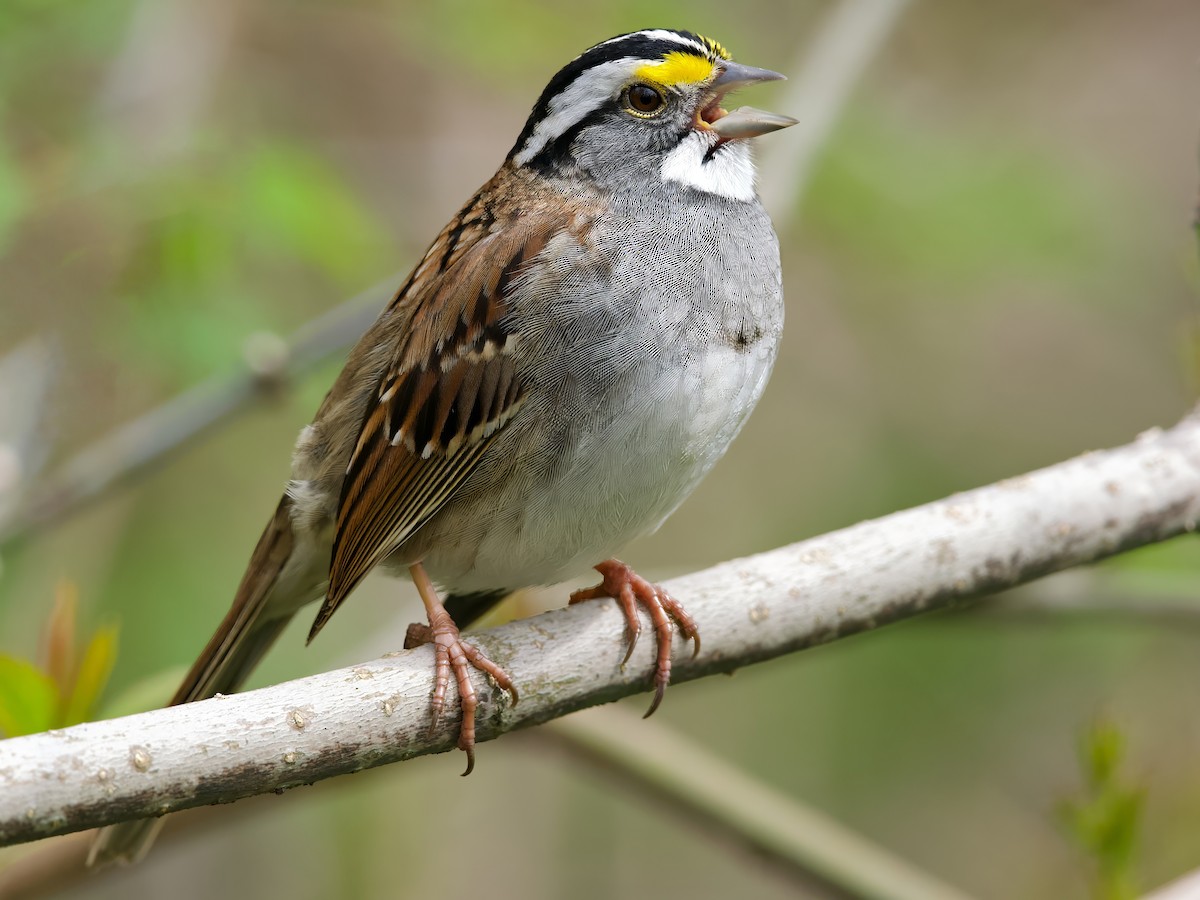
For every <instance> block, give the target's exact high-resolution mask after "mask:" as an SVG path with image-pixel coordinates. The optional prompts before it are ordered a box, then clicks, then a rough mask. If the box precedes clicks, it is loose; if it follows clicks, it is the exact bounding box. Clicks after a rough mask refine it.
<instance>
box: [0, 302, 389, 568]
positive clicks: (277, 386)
mask: <svg viewBox="0 0 1200 900" xmlns="http://www.w3.org/2000/svg"><path fill="white" fill-rule="evenodd" d="M395 283H396V281H395V280H394V279H388V280H387V281H386V282H384V283H380V284H379V285H377V286H375V287H373V288H370V289H369V290H366V291H364V292H363V293H362V294H359V295H358V296H357V297H355V298H354V299H352V300H349V301H347V302H345V303H343V304H342V305H340V306H337V307H335V308H334V309H332V310H330V311H329V312H328V313H326V314H325V315H323V316H319V317H317V318H316V319H314V320H312V321H311V322H309V323H307V324H306V325H304V326H303V327H302V328H300V329H298V330H297V331H296V333H295V334H294V335H292V337H291V338H290V339H289V340H286V341H285V340H284V339H282V338H279V337H277V336H275V335H265V334H260V335H253V336H251V338H250V339H249V340H248V341H247V342H246V353H245V355H246V360H247V367H246V369H245V370H244V371H241V372H238V373H236V374H234V375H232V376H229V375H221V376H217V377H214V378H211V379H209V380H208V381H205V382H203V383H201V384H199V385H196V386H195V387H193V388H191V389H190V390H187V391H185V392H183V393H182V394H180V395H179V396H177V397H175V398H173V399H172V400H170V401H168V402H167V403H164V404H163V405H162V406H160V407H158V408H157V409H154V410H151V411H150V412H148V413H146V414H145V415H144V416H142V417H140V418H138V419H135V420H134V421H132V422H130V423H128V424H126V425H123V426H121V427H120V428H118V429H117V430H116V431H114V432H113V433H112V434H110V435H108V436H107V437H105V438H103V439H101V440H99V441H97V442H96V443H94V444H92V445H91V446H89V447H87V448H85V449H84V450H83V451H81V452H80V453H78V454H77V455H76V456H74V457H73V458H72V459H70V460H68V461H67V462H66V463H65V464H63V465H62V466H61V467H60V468H59V469H58V470H57V471H56V472H55V473H54V475H52V476H50V477H49V478H48V479H47V480H46V481H44V482H43V483H41V484H38V485H37V486H35V487H34V488H32V489H31V490H30V491H29V493H28V495H27V496H26V497H25V498H23V499H21V500H20V501H19V502H18V504H17V505H16V509H15V512H13V513H11V514H10V515H9V516H7V517H4V516H2V515H0V550H2V549H4V548H5V547H6V546H7V545H9V544H11V543H13V542H14V541H16V540H18V539H21V538H25V537H29V536H30V535H32V534H34V533H36V532H37V531H40V530H42V529H44V528H46V527H48V526H50V525H53V524H54V523H56V522H58V521H60V520H62V519H63V518H65V517H66V516H68V515H71V514H73V513H75V512H77V511H79V510H80V509H82V508H83V507H85V506H86V505H87V504H88V503H90V502H92V501H93V500H96V499H98V498H99V497H101V496H103V495H104V494H106V493H107V492H109V491H111V490H113V489H115V488H118V487H121V486H123V485H125V484H128V483H130V482H131V481H132V480H133V479H134V478H136V477H137V476H139V475H142V474H145V472H146V470H148V469H150V468H151V467H153V466H155V465H161V464H162V463H164V462H165V461H167V459H169V458H170V456H171V455H172V454H173V453H174V452H175V451H177V450H181V449H183V448H185V447H187V446H190V444H191V442H192V440H193V439H195V438H197V437H200V436H201V435H202V434H204V433H205V432H206V431H208V430H209V429H211V428H215V427H216V426H218V425H221V424H224V423H226V422H227V421H229V420H230V419H231V418H232V417H233V416H234V415H236V414H237V413H239V412H242V411H244V410H246V409H247V408H249V407H250V406H251V405H252V404H254V403H255V402H264V401H269V400H271V399H273V398H274V397H276V396H277V395H278V392H279V391H280V390H281V389H283V388H284V387H285V386H286V384H287V383H288V382H289V381H291V380H292V379H295V378H298V377H300V376H301V375H303V374H304V373H306V372H309V371H311V370H312V369H314V368H316V367H317V366H318V365H320V364H321V363H322V362H324V361H325V360H327V359H328V358H329V357H331V356H332V355H334V354H335V353H338V352H339V351H341V350H342V349H344V348H345V347H348V346H349V345H350V344H351V343H353V342H354V340H355V339H356V338H357V337H358V336H359V335H360V334H362V332H363V331H365V330H366V329H367V327H368V326H369V325H370V324H371V322H373V321H374V320H375V317H376V316H377V315H378V314H379V310H380V309H381V308H382V307H383V305H384V304H385V303H386V302H387V300H388V299H389V298H390V297H391V295H392V292H393V289H394V285H395ZM2 446H3V445H0V447H2ZM3 511H4V510H3V509H0V513H3Z"/></svg>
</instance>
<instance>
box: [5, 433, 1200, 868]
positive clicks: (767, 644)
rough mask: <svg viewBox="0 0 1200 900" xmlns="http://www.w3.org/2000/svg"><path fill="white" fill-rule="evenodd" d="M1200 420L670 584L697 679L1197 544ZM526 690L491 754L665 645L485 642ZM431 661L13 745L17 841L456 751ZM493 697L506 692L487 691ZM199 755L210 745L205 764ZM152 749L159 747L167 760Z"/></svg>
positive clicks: (588, 610)
mask: <svg viewBox="0 0 1200 900" xmlns="http://www.w3.org/2000/svg"><path fill="white" fill-rule="evenodd" d="M1198 519H1200V413H1193V414H1192V415H1190V416H1189V417H1188V418H1185V419H1184V420H1183V421H1182V422H1180V423H1179V424H1178V425H1176V426H1175V427H1173V428H1171V429H1169V430H1166V431H1162V430H1157V429H1156V430H1153V431H1150V432H1147V433H1145V434H1143V435H1142V436H1140V437H1139V438H1138V439H1137V440H1136V441H1135V442H1133V443H1131V444H1128V445H1126V446H1123V447H1119V448H1116V449H1113V450H1107V451H1099V452H1093V453H1088V454H1085V455H1083V456H1080V457H1077V458H1075V459H1072V460H1068V461H1066V462H1063V463H1060V464H1058V465H1055V466H1051V467H1049V468H1046V469H1042V470H1039V471H1037V472H1033V473H1030V474H1028V475H1024V476H1020V477H1017V478H1012V479H1008V480H1006V481H1002V482H999V483H997V484H994V485H990V486H988V487H983V488H979V489H976V490H974V491H969V492H966V493H963V494H957V495H954V496H952V497H949V498H946V499H944V500H940V501H937V502H934V503H930V504H927V505H924V506H920V507H916V508H914V509H910V510H906V511H903V512H898V513H894V514H892V515H889V516H886V517H884V518H881V519H876V520H873V521H869V522H863V523H860V524H858V525H854V526H852V527H850V528H846V529H843V530H841V531H837V532H832V533H830V534H827V535H824V536H822V537H818V538H813V539H811V540H808V541H804V542H801V543H799V544H794V545H792V546H789V547H784V548H781V549H779V550H775V551H772V552H769V553H764V554H760V555H757V556H754V557H749V558H747V559H743V560H735V561H732V562H729V563H725V564H723V565H720V566H717V567H715V568H713V569H709V570H707V571H704V572H699V573H695V574H692V575H688V576H685V577H682V578H678V579H673V580H672V581H670V582H668V583H667V585H666V587H667V589H668V590H670V591H671V592H672V593H674V594H675V595H676V596H679V597H684V598H686V599H687V601H688V607H689V610H690V611H691V612H692V614H693V615H694V616H695V618H696V619H697V621H699V622H701V623H703V628H704V651H703V652H702V653H701V655H700V656H699V657H698V658H696V659H688V658H686V657H683V658H680V659H678V660H677V661H676V666H675V669H674V673H675V676H676V678H675V680H676V681H687V680H691V679H695V678H699V677H702V676H705V675H709V674H713V673H716V672H728V671H732V670H734V669H737V668H741V667H742V666H745V665H748V664H751V663H754V662H760V661H763V660H766V659H771V658H774V657H777V656H781V655H783V654H786V653H790V652H793V651H796V650H800V649H803V648H805V647H809V646H813V645H816V644H821V643H825V642H828V641H832V640H835V639H837V638H840V637H845V636H847V635H850V634H854V633H857V632H861V631H866V630H869V629H872V628H875V627H877V626H879V625H882V624H886V623H888V622H892V621H896V620H899V619H903V618H907V617H909V616H913V615H916V614H918V613H920V612H925V611H929V610H933V609H939V608H944V607H946V606H949V605H951V604H953V603H954V602H956V601H959V600H962V599H965V598H968V597H972V596H976V595H978V594H982V593H989V592H993V591H997V590H1002V589H1004V588H1008V587H1012V586H1015V585H1018V584H1021V583H1024V582H1027V581H1031V580H1033V579H1036V578H1039V577H1041V576H1043V575H1046V574H1048V573H1050V572H1054V571H1058V570H1061V569H1065V568H1069V567H1071V566H1077V565H1081V564H1084V563H1088V562H1092V561H1094V560H1097V559H1101V558H1104V557H1107V556H1111V555H1113V554H1116V553H1120V552H1122V551H1124V550H1129V549H1132V548H1134V547H1138V546H1143V545H1145V544H1150V543H1154V542H1157V541H1162V540H1166V539H1167V538H1170V537H1173V536H1175V535H1179V534H1183V533H1186V532H1190V531H1192V530H1193V529H1194V528H1195V526H1196V522H1197V520H1198ZM481 637H482V641H481V642H482V643H483V644H484V648H485V650H486V651H487V652H488V654H489V655H490V656H491V657H492V658H493V659H494V660H496V661H497V662H498V663H499V664H500V665H502V666H504V667H505V668H507V669H508V671H509V673H510V674H511V675H512V677H513V679H514V681H515V682H516V683H517V684H519V685H521V687H522V702H521V703H520V704H519V705H518V706H515V707H507V706H493V707H492V709H491V710H489V711H487V712H486V713H485V714H484V715H483V717H482V721H481V722H480V737H481V739H482V740H488V739H491V738H494V737H497V736H498V735H499V734H501V733H504V732H507V731H511V730H513V729H516V728H520V727H524V726H528V725H535V724H540V723H543V722H546V721H548V720H550V719H553V718H557V717H559V716H562V715H565V714H566V713H568V712H572V711H575V710H578V709H583V708H586V707H589V706H595V705H598V704H601V703H606V702H609V701H612V700H615V699H617V698H619V697H623V696H628V695H631V694H634V693H637V692H639V691H642V690H645V688H646V684H645V680H646V679H645V673H646V672H647V671H648V670H649V668H650V661H651V655H652V654H653V648H651V647H649V646H647V645H646V644H647V642H642V646H641V647H639V648H638V651H637V652H636V653H635V654H634V657H633V658H632V660H631V661H630V665H629V666H628V667H627V668H624V669H622V668H621V667H620V666H619V665H618V664H617V660H619V658H620V645H621V643H622V642H623V629H622V627H621V622H620V614H619V612H618V611H617V609H616V606H615V604H591V603H585V604H580V605H577V606H574V607H570V608H568V609H563V610H556V611H554V612H551V613H547V614H545V615H542V616H538V617H536V618H534V619H531V620H522V621H519V622H514V623H510V624H508V625H505V626H502V627H500V628H497V629H494V630H491V631H489V632H485V633H484V634H483V635H482V636H481ZM431 654H432V650H431V649H430V648H428V647H423V648H420V649H418V650H414V651H410V652H404V653H397V654H393V655H389V656H387V657H384V658H382V659H379V660H376V661H374V662H371V663H368V664H365V665H362V666H356V667H354V668H350V669H343V670H339V671H334V672H329V673H325V674H322V675H316V676H313V677H310V678H305V679H300V680H297V681H293V682H288V683H286V684H282V685H277V686H274V687H270V688H265V689H262V690H257V691H250V692H247V693H244V694H238V695H234V696H231V697H220V698H214V699H212V700H207V701H203V702H201V703H193V704H186V705H183V706H177V707H171V708H169V709H163V710H156V711H153V712H148V713H142V714H139V715H136V716H130V717H126V718H122V719H114V720H111V721H107V722H93V723H88V724H84V725H79V726H76V727H73V728H68V729H63V730H59V731H54V732H47V733H44V734H37V735H30V736H28V737H22V738H14V739H12V740H9V741H5V742H2V743H0V844H9V843H20V842H22V841H30V840H35V839H37V838H40V837H47V836H50V835H53V834H63V833H67V832H71V831H77V830H81V829H84V828H91V827H95V826H98V825H102V824H106V823H110V822H117V821H124V820H127V819H132V818H138V817H143V816H147V815H160V814H162V813H166V812H170V811H174V810H178V809H187V808H190V807H193V806H199V805H203V804H207V803H220V802H229V801H233V800H237V799H240V798H243V797H248V796H251V795H253V794H258V793H265V792H267V791H276V790H281V789H285V788H288V787H293V786H296V785H300V784H309V783H311V782H313V781H317V780H320V779H323V778H329V777H332V776H334V775H339V774H347V773H349V772H354V771H359V770H361V769H364V768H370V767H373V766H377V765H382V764H384V763H388V762H396V761H399V760H402V759H408V758H411V757H414V756H418V755H422V754H426V753H433V752H441V751H444V750H447V749H450V748H451V747H452V746H453V745H454V741H455V738H456V736H457V734H456V732H457V722H456V721H453V719H452V717H447V718H446V720H445V721H443V722H442V723H441V724H440V726H439V727H438V728H436V729H435V730H433V731H432V732H431V733H427V730H426V723H427V717H428V701H427V689H428V684H429V675H430V669H431V666H430V663H431V661H432V660H431ZM489 693H491V692H490V691H489ZM197 747H206V748H208V752H207V753H197V752H196V748H197ZM150 748H152V749H150Z"/></svg>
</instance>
